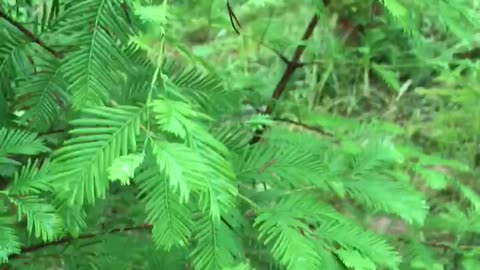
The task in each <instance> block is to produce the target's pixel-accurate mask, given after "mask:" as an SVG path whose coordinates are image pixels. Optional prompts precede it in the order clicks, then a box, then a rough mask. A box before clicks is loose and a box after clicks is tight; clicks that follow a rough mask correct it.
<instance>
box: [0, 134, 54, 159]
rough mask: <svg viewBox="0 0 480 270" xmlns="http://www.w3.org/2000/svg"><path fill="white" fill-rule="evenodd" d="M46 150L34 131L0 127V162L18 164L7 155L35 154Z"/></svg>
mask: <svg viewBox="0 0 480 270" xmlns="http://www.w3.org/2000/svg"><path fill="white" fill-rule="evenodd" d="M47 150H48V148H47V147H46V146H45V145H44V142H43V140H42V139H40V138H38V137H37V134H36V133H33V132H28V131H24V130H16V129H8V128H0V164H2V163H4V164H18V162H17V161H15V160H13V159H11V158H9V157H8V156H9V155H36V154H39V153H42V152H46V151H47Z"/></svg>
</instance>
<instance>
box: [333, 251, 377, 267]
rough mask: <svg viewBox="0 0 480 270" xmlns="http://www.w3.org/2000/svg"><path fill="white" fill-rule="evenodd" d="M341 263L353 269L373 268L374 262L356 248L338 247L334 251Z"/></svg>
mask: <svg viewBox="0 0 480 270" xmlns="http://www.w3.org/2000/svg"><path fill="white" fill-rule="evenodd" d="M335 253H336V254H337V255H338V257H339V258H340V260H342V262H343V264H344V265H345V266H346V267H348V268H351V269H354V270H375V269H377V267H376V266H375V264H374V263H373V262H372V261H371V260H370V259H368V258H366V257H365V256H363V255H362V254H360V252H358V251H356V250H352V249H340V250H337V251H336V252H335Z"/></svg>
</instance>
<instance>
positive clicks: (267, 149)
mask: <svg viewBox="0 0 480 270" xmlns="http://www.w3.org/2000/svg"><path fill="white" fill-rule="evenodd" d="M11 2H12V1H6V2H5V3H3V2H2V3H0V90H1V95H0V268H1V269H3V268H2V267H3V266H5V267H6V268H5V269H59V268H62V269H169V270H170V269H172V270H174V269H199V270H203V269H206V270H208V269H224V270H227V269H231V270H233V269H236V270H248V269H259V270H260V269H299V270H310V269H312V270H314V269H329V270H330V269H331V270H335V269H358V270H360V269H362V270H363V269H365V270H370V269H447V268H442V267H443V266H446V267H451V266H452V265H453V263H455V264H459V263H458V262H453V260H457V259H456V258H458V256H459V254H460V256H461V258H462V266H461V267H463V268H462V269H465V270H470V269H476V268H475V267H480V263H478V261H476V260H477V259H478V254H476V253H475V241H476V242H477V243H478V236H477V238H475V234H476V233H478V232H479V231H480V212H479V210H480V197H479V196H478V195H477V192H476V190H475V189H474V188H472V187H471V185H470V184H469V183H466V182H465V181H463V179H462V178H461V177H459V174H460V173H462V174H463V175H472V174H473V170H472V168H471V167H472V166H470V165H471V164H469V163H468V162H467V161H465V160H464V162H463V163H462V162H457V161H453V160H448V159H445V158H443V156H442V153H447V154H450V155H453V154H452V153H453V152H454V150H452V146H451V144H449V142H450V143H451V141H449V138H455V139H457V137H455V136H460V135H461V134H463V133H462V132H461V131H459V130H458V129H455V131H456V132H454V131H452V133H451V135H450V136H447V135H448V134H447V135H445V133H442V134H435V135H437V136H436V137H435V136H433V137H434V139H438V140H439V141H440V143H441V144H442V147H443V148H442V147H440V148H439V149H440V150H438V149H437V150H438V151H439V152H438V153H435V154H432V153H431V152H432V151H430V153H426V152H425V151H424V150H422V147H420V146H417V145H415V144H413V143H412V142H411V141H410V140H408V139H407V138H409V136H410V134H409V130H408V129H407V128H402V127H399V126H397V125H395V124H393V123H389V122H387V121H383V120H371V118H365V119H367V120H361V121H360V120H352V119H346V118H342V117H339V116H337V115H335V114H334V113H332V111H330V112H328V113H327V112H325V111H324V112H322V113H318V112H315V110H311V109H312V108H313V109H315V107H316V106H317V105H318V104H319V102H321V100H322V99H321V98H320V96H317V95H316V93H314V94H313V98H311V100H313V103H312V104H309V105H306V104H304V103H302V102H303V101H304V100H303V99H302V98H301V97H298V96H294V95H287V94H284V92H286V89H287V88H289V89H290V88H291V89H293V88H294V86H292V85H287V83H288V80H290V79H291V80H295V79H298V78H295V77H294V76H295V75H294V73H295V71H298V73H301V72H300V70H301V69H303V68H305V70H309V69H310V67H307V60H305V59H303V60H302V61H305V62H299V61H300V58H301V56H302V54H303V53H305V58H308V57H311V58H312V57H313V58H315V50H310V51H309V50H308V48H312V47H311V46H312V44H310V43H309V41H308V40H309V38H310V35H314V36H313V37H312V38H311V40H313V41H315V40H316V36H315V34H312V33H313V32H314V31H315V27H317V24H321V26H318V28H317V29H319V28H321V29H322V30H323V31H325V28H328V25H329V20H328V19H329V18H330V17H329V16H330V15H331V14H332V13H334V12H335V11H334V8H335V7H336V5H338V3H330V1H325V3H323V2H322V1H313V2H315V3H313V4H312V3H310V2H309V1H305V3H303V1H293V2H295V5H296V6H298V5H300V2H301V5H305V6H306V7H307V9H309V10H310V12H312V13H314V14H309V15H308V16H311V15H313V19H312V20H311V21H310V23H308V22H307V30H306V31H305V34H304V37H303V41H302V42H300V38H301V33H300V34H299V35H298V36H295V37H293V36H292V37H288V38H285V40H284V41H283V42H282V41H278V38H279V37H277V40H273V38H272V37H268V38H266V39H265V40H264V41H261V44H263V45H262V46H265V47H268V48H269V49H270V50H271V51H274V52H275V54H277V56H278V55H280V56H281V57H280V58H281V59H280V62H281V63H280V64H281V65H286V66H287V68H286V71H285V70H284V69H281V70H280V69H279V72H277V70H274V69H271V70H269V73H270V75H269V76H271V77H268V76H265V77H264V78H258V80H257V78H256V77H255V74H252V75H251V76H247V79H245V74H248V72H247V71H245V72H243V71H242V69H243V68H244V67H242V66H240V65H242V63H237V62H235V63H234V64H232V66H234V67H235V70H236V71H235V72H232V71H231V70H230V67H228V68H225V70H222V67H217V66H215V65H216V62H215V61H216V60H217V59H216V57H213V56H212V57H211V59H208V58H207V59H206V58H202V57H201V56H199V55H201V52H198V51H197V52H196V53H195V52H194V51H195V50H194V49H193V46H192V44H191V42H190V41H186V39H185V36H184V35H190V36H193V34H192V33H189V32H188V31H190V30H192V29H191V28H189V27H188V26H185V28H188V29H183V28H182V27H183V26H182V25H184V24H185V22H188V21H189V20H190V21H192V20H193V17H192V16H196V15H198V14H203V15H204V18H206V17H208V18H209V20H211V21H209V23H211V24H212V25H217V27H220V28H221V29H223V31H231V32H232V33H231V34H232V36H233V35H236V34H235V32H233V29H231V27H230V20H232V23H234V24H235V25H238V26H236V27H240V24H239V22H240V23H241V22H242V20H240V21H237V20H239V18H240V17H242V18H244V21H243V23H242V26H241V28H239V29H240V31H241V36H240V37H237V36H235V37H234V38H236V39H243V38H244V39H245V40H248V39H250V38H251V39H257V37H258V36H259V35H261V33H262V32H261V31H256V29H254V27H252V28H253V30H252V31H253V33H254V34H252V35H251V36H249V34H248V33H245V32H246V30H245V28H246V27H245V24H248V19H249V18H250V19H251V20H254V19H252V18H251V17H254V14H263V13H265V10H268V9H271V8H278V9H281V10H284V9H288V7H290V6H291V5H292V3H290V2H289V1H266V0H262V1H260V0H255V1H253V0H252V1H238V3H237V2H234V1H230V2H231V3H229V8H228V9H227V8H225V6H224V3H223V2H222V3H216V2H217V1H199V2H205V3H202V4H197V3H193V2H195V1H166V0H165V1H140V0H125V1H123V0H111V1H110V0H109V1H107V0H84V1H61V0H52V1H16V2H15V3H11ZM157 2H158V3H157ZM207 2H208V3H207ZM240 2H242V3H240ZM332 2H334V1H332ZM347 2H352V3H354V4H355V5H357V4H358V7H357V6H356V7H355V8H356V9H357V8H358V9H360V10H364V9H365V8H367V9H368V7H366V6H362V4H361V3H359V2H361V1H345V3H347ZM366 2H368V3H369V4H373V2H372V1H366ZM377 2H378V3H377ZM433 2H435V5H432V3H433ZM448 2H449V1H434V0H429V1H417V2H415V1H413V2H412V1H400V0H388V1H387V0H383V1H376V4H377V5H378V6H379V7H382V6H383V8H384V9H385V14H382V16H378V17H376V20H379V21H381V23H383V24H384V26H381V27H383V28H384V29H389V30H391V31H392V32H395V31H397V32H395V33H402V36H403V37H404V39H408V40H411V41H412V42H418V43H419V44H420V45H426V44H427V42H426V41H425V40H426V39H427V37H425V35H424V33H425V32H424V30H423V29H422V27H419V26H423V25H424V24H423V23H421V22H420V21H421V20H422V19H423V18H424V17H428V18H429V22H430V23H432V24H433V25H435V27H439V28H442V29H443V28H446V29H447V30H448V31H445V33H448V37H449V38H452V39H455V40H461V41H462V42H467V43H468V42H471V41H472V39H474V37H473V35H472V34H471V33H470V32H468V31H467V30H468V27H470V26H472V25H475V21H474V19H475V18H476V17H478V16H477V15H476V14H475V13H474V12H473V11H472V10H473V9H472V10H470V4H471V3H470V2H469V1H456V2H455V3H448ZM426 6H428V8H427V7H426ZM232 7H233V8H232ZM410 10H411V11H412V12H409V11H410ZM425 10H428V12H427V13H425V14H422V13H420V12H421V11H425ZM202 12H203V13H202ZM209 12H210V15H208V13H209ZM302 12H304V10H302ZM236 13H238V14H236ZM189 14H191V15H189ZM252 14H253V15H252ZM275 23H277V22H275ZM362 23H363V22H360V23H359V24H362ZM199 24H200V23H199ZM252 24H253V23H252ZM277 27H278V26H277ZM302 27H305V25H304V24H303V22H302ZM193 30H197V29H193ZM193 30H192V31H193ZM237 30H238V29H237ZM377 30H378V29H374V30H372V32H371V33H366V34H365V35H364V36H365V39H366V40H367V41H364V42H367V43H368V44H370V45H371V47H367V46H364V47H363V48H360V49H358V51H359V52H360V53H361V56H360V57H358V58H359V59H360V60H361V61H363V60H364V59H367V60H366V61H364V62H362V63H361V64H362V67H365V69H368V70H367V71H366V72H365V74H366V75H365V76H370V70H371V71H372V74H375V76H377V77H376V78H379V79H381V80H382V81H383V82H386V84H387V86H388V87H389V88H391V89H393V90H394V91H395V96H396V98H400V96H402V95H403V94H404V93H405V91H406V88H408V85H407V86H405V84H403V85H402V83H403V82H402V83H401V80H402V78H400V76H398V74H395V72H394V71H392V70H391V68H392V66H393V64H392V66H390V63H388V61H387V62H385V61H383V60H384V59H383V60H382V59H380V58H377V56H382V55H384V51H381V50H380V49H378V50H374V48H375V45H376V44H377V43H375V42H379V43H382V46H383V45H385V44H386V43H388V42H390V41H391V37H389V36H387V35H386V34H384V35H382V34H380V33H379V32H378V31H377ZM470 30H471V29H470ZM219 32H220V31H219ZM185 33H186V34H185ZM329 33H333V30H332V32H329ZM452 33H453V34H452ZM223 34H225V33H223ZM445 35H447V34H445ZM245 36H246V37H245ZM221 37H222V34H219V35H218V37H217V38H218V39H221ZM208 38H210V37H208ZM268 39H271V40H268ZM289 39H293V40H291V41H290V40H289ZM307 39H308V40H307ZM335 42H338V40H337V41H333V42H332V43H330V45H331V46H332V47H331V48H330V49H332V50H334V49H335V48H334V47H335V46H336V45H335ZM269 43H270V45H269ZM299 43H300V44H299ZM325 43H328V42H324V43H322V44H325ZM405 43H406V42H405ZM405 43H403V44H397V45H398V46H403V45H405ZM259 44H260V43H259ZM284 44H287V45H286V46H283V45H284ZM292 44H293V45H292ZM332 44H333V45H332ZM388 44H391V43H388ZM468 44H471V43H468ZM306 45H309V46H310V47H308V46H307V51H305V49H306ZM420 45H419V47H415V48H416V49H418V48H420V47H421V46H420ZM214 46H215V45H211V47H212V48H213V47H214ZM288 46H290V47H291V46H293V48H288ZM322 46H323V45H322ZM325 46H326V45H325ZM411 46H413V45H411ZM462 46H463V45H462ZM278 48H281V49H282V50H281V51H285V52H286V53H289V52H292V53H293V54H294V56H293V58H292V59H293V60H289V59H290V58H289V57H288V58H285V57H283V56H282V55H281V53H279V51H280V50H279V49H278ZM313 48H315V49H318V47H315V45H313ZM377 48H383V47H381V46H379V47H377ZM411 50H414V49H411ZM418 50H420V49H418ZM200 51H201V50H200ZM206 51H207V50H205V51H204V53H206V54H208V52H206ZM358 51H357V52H355V54H356V53H358ZM392 51H397V52H398V51H402V50H401V48H400V49H399V48H398V47H395V48H393V49H392ZM349 53H352V51H347V50H346V51H345V52H344V54H345V55H343V57H344V58H348V57H350V56H351V55H349ZM367 54H368V57H367V56H366V55H367ZM332 55H333V54H332ZM356 55H357V56H358V54H356ZM217 56H218V57H220V56H221V57H224V58H228V57H229V56H224V55H221V53H220V51H219V53H218V55H217ZM240 57H243V56H242V55H240ZM335 57H336V56H335ZM335 57H334V56H332V58H331V59H328V61H327V62H326V65H324V68H325V70H323V72H324V73H323V74H321V72H318V73H319V74H321V76H320V81H319V82H315V83H314V84H315V88H319V87H320V88H322V87H324V86H326V87H327V86H329V85H330V83H331V82H330V80H329V78H331V77H333V75H332V73H333V72H335V70H338V71H339V73H342V72H344V67H343V66H341V65H339V66H337V67H334V66H335V61H336V60H335V59H334V58H335ZM392 57H394V56H392ZM395 57H397V58H398V59H400V60H402V61H413V60H412V59H414V60H415V61H419V59H420V57H419V56H418V55H415V54H413V53H410V52H409V53H406V55H403V54H400V53H399V54H396V55H395ZM362 59H363V60H362ZM210 60H211V61H210ZM382 61H383V62H382ZM429 64H430V65H431V66H429V67H428V68H430V69H429V70H431V71H432V72H436V73H437V74H440V73H441V72H446V71H447V69H444V70H441V69H435V67H436V64H435V63H433V64H432V63H429ZM462 67H464V68H465V69H468V72H467V73H468V74H469V75H465V74H463V75H465V76H468V78H471V80H470V81H469V82H470V83H471V84H472V85H478V83H477V82H475V80H474V79H475V78H476V77H474V74H475V73H474V72H472V70H473V69H474V68H473V67H472V66H468V68H467V65H466V64H464V65H463V66H462ZM245 70H248V67H245ZM448 71H449V72H450V73H448V74H450V76H453V75H452V72H451V70H450V67H448ZM258 72H259V74H263V73H262V71H261V70H259V71H258ZM314 72H317V71H314ZM409 72H411V73H414V72H415V71H412V70H410V71H407V72H405V73H403V75H405V74H409ZM252 73H254V72H252ZM273 73H274V74H273ZM278 73H281V74H283V79H281V80H280V82H278V83H277V81H278V78H277V77H279V76H281V74H278ZM298 73H297V74H298ZM272 74H273V75H274V76H273V75H272ZM421 75H422V74H420V75H419V76H420V77H421ZM423 75H425V74H423ZM428 75H429V76H430V75H431V74H428ZM272 76H273V77H272ZM315 76H316V75H315ZM335 76H337V75H335ZM425 76H426V75H425ZM422 78H424V77H422ZM422 78H419V77H417V78H414V77H413V75H412V79H413V80H415V82H414V83H415V84H417V86H419V85H420V84H421V83H420V81H421V79H422ZM443 78H445V76H444V77H443ZM373 80H374V79H372V82H371V84H372V85H374V84H375V82H374V81H373ZM445 80H446V81H447V82H448V80H447V79H445ZM246 81H248V82H246ZM252 81H253V82H256V83H252ZM265 81H268V82H266V83H265ZM368 83H370V80H369V81H368ZM410 83H411V82H410ZM264 85H265V86H268V87H270V88H269V89H271V90H272V91H274V94H273V95H271V93H270V92H269V93H268V94H267V95H265V93H264V91H263V89H262V87H263V86H264ZM379 85H381V82H380V80H378V81H377V84H375V86H376V87H377V86H379ZM424 86H425V87H424V88H425V89H426V88H433V86H432V85H424ZM463 86H464V85H460V86H458V85H455V86H454V87H450V88H449V90H448V91H447V90H445V93H448V94H450V95H451V92H450V91H451V89H454V88H455V87H463ZM252 88H253V90H252ZM371 88H372V89H373V88H374V86H372V87H371ZM472 88H473V87H471V88H466V89H464V90H462V91H461V95H458V96H457V97H459V98H457V99H456V100H454V101H453V102H454V103H455V109H454V112H455V113H457V114H456V116H457V117H456V118H455V119H454V120H455V121H453V122H449V123H453V124H454V125H455V127H458V128H463V129H465V130H466V129H468V128H467V127H465V126H464V125H465V122H464V121H467V120H465V119H471V118H467V116H468V117H470V116H472V115H474V116H475V118H474V119H476V120H475V121H477V122H473V127H474V129H475V131H476V133H475V132H471V133H469V135H465V136H464V137H462V138H463V139H464V140H465V141H468V142H470V141H473V140H475V142H476V143H477V144H478V138H479V137H478V134H480V133H479V130H480V124H479V123H480V111H479V110H478V106H477V105H475V104H474V103H472V102H471V101H472V100H475V98H476V100H477V101H478V100H479V99H478V90H475V91H476V92H475V91H474V90H471V89H472ZM365 89H367V90H368V91H370V90H369V89H370V88H369V85H368V84H366V86H365ZM429 90H430V89H429ZM269 91H270V90H269ZM292 91H293V90H292ZM368 91H367V92H368ZM438 91H439V92H441V91H440V90H438ZM424 92H428V91H427V90H424ZM428 93H429V94H435V93H438V92H435V91H430V92H428ZM442 93H443V92H442ZM282 94H284V95H282ZM337 94H338V96H339V97H338V98H339V101H340V102H339V103H342V102H343V101H342V98H341V97H340V95H341V92H338V93H337ZM295 102H299V103H298V104H296V105H291V103H295ZM444 102H450V101H444ZM448 104H451V103H448ZM257 105H260V106H258V108H256V106H257ZM297 106H301V107H304V108H308V113H307V112H305V110H299V111H300V113H299V115H302V116H303V117H304V119H302V121H297V120H298V119H293V118H295V117H293V118H292V117H287V116H288V115H290V114H295V112H296V110H297V109H298V107H297ZM342 106H343V104H340V106H339V107H342ZM445 107H448V106H445ZM252 108H253V109H252ZM265 108H266V109H265ZM292 108H293V110H292ZM339 110H340V111H343V109H339ZM252 111H253V112H252ZM347 111H348V110H347ZM451 112H452V111H450V110H449V111H447V112H446V111H441V112H439V114H438V115H439V117H438V118H436V121H434V122H433V123H431V124H432V126H435V125H438V126H442V125H443V123H444V122H445V121H452V120H451V119H450V118H448V115H451V114H449V113H451ZM412 114H413V113H412ZM447 118H448V119H447ZM292 124H293V126H295V128H292ZM453 124H452V125H453ZM462 125H463V126H462ZM445 149H447V150H448V151H445V152H441V150H445ZM468 149H472V148H468ZM455 153H458V152H455ZM455 157H457V156H455ZM441 192H444V193H445V194H442V193H441ZM450 194H454V195H453V196H452V197H453V198H452V197H448V198H447V199H445V198H444V197H447V196H450ZM446 202H448V203H446ZM382 220H387V222H388V224H389V225H387V227H389V228H387V229H383V230H382V229H381V228H379V227H381V226H380V225H379V224H380V223H382ZM395 225H396V226H398V227H399V228H400V229H399V231H400V232H395V230H394V229H393V227H394V226H395ZM471 235H473V236H472V237H470V236H471ZM467 239H468V242H466V241H467ZM464 240H465V241H464ZM457 261H458V260H457ZM453 267H457V266H453ZM448 269H450V268H448ZM451 269H460V268H451Z"/></svg>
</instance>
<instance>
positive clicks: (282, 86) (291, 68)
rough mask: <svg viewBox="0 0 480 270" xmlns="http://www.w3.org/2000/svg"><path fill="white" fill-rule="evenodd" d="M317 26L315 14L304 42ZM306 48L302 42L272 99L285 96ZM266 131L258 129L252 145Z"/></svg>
mask: <svg viewBox="0 0 480 270" xmlns="http://www.w3.org/2000/svg"><path fill="white" fill-rule="evenodd" d="M317 24H318V15H317V14H316V13H315V15H313V17H312V19H311V20H310V22H309V23H308V26H307V29H306V30H305V32H304V34H303V37H302V41H306V40H308V39H309V38H310V36H311V35H312V33H313V30H314V29H315V27H316V26H317ZM305 48H306V45H305V44H304V43H303V42H302V43H301V44H300V45H298V46H297V48H296V49H295V52H294V54H293V57H292V59H291V60H289V61H288V65H287V67H286V68H285V71H284V72H283V75H282V77H281V79H280V81H278V83H277V86H276V87H275V89H274V91H273V94H272V99H273V100H274V101H276V100H278V99H279V98H280V96H281V95H282V94H283V92H284V91H285V89H286V88H287V84H288V81H289V80H290V78H291V77H292V75H293V74H294V73H295V71H296V70H297V68H298V67H299V65H298V61H299V60H300V57H301V56H302V54H303V52H304V51H305ZM273 108H274V104H269V105H268V106H267V109H266V110H265V113H266V114H271V113H272V112H273ZM264 130H265V129H264V128H262V129H258V130H257V131H256V132H255V135H254V136H253V138H252V139H251V140H250V144H255V143H257V142H258V141H259V140H260V138H261V136H262V134H263V132H264Z"/></svg>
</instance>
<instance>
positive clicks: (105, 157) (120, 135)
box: [52, 106, 145, 204]
mask: <svg viewBox="0 0 480 270" xmlns="http://www.w3.org/2000/svg"><path fill="white" fill-rule="evenodd" d="M83 113H84V115H83V117H82V118H80V119H76V120H73V121H71V124H72V125H73V126H74V129H73V130H71V131H70V133H71V134H72V135H73V138H71V139H68V140H67V141H65V143H64V146H63V147H62V148H60V149H58V150H57V151H55V152H54V158H53V164H52V165H53V166H54V169H55V172H56V173H57V174H58V175H57V176H58V177H59V180H60V181H67V182H68V183H70V184H69V185H66V186H64V187H65V188H66V190H64V192H67V193H69V194H70V196H71V202H72V203H76V204H83V203H84V202H90V203H91V202H94V201H95V198H99V197H100V198H103V197H104V196H105V192H106V190H107V188H108V183H109V181H108V168H109V167H110V166H111V165H112V164H113V162H114V161H115V159H117V158H118V157H120V156H123V155H128V154H130V153H132V152H135V150H136V148H137V143H136V137H137V135H138V134H139V133H140V125H141V120H142V117H143V115H144V113H145V107H136V106H117V107H114V108H111V107H95V108H90V109H85V110H83Z"/></svg>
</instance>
